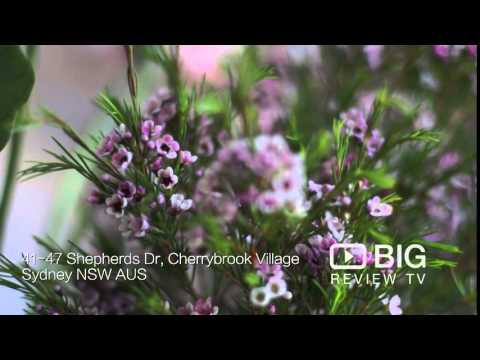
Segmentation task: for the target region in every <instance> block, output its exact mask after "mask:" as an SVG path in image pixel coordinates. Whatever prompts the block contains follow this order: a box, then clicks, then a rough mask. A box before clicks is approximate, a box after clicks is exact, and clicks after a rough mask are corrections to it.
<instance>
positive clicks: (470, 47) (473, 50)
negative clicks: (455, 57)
mask: <svg viewBox="0 0 480 360" xmlns="http://www.w3.org/2000/svg"><path fill="white" fill-rule="evenodd" d="M467 50H468V53H469V54H470V55H471V56H473V57H477V45H467Z"/></svg>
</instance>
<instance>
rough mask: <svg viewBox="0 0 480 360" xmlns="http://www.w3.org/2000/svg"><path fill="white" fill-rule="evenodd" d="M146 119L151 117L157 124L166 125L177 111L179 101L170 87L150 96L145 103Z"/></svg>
mask: <svg viewBox="0 0 480 360" xmlns="http://www.w3.org/2000/svg"><path fill="white" fill-rule="evenodd" d="M144 109H145V113H144V117H145V118H146V119H151V120H153V121H154V122H155V125H162V126H163V125H164V124H166V123H167V122H168V121H170V120H171V119H172V118H173V117H174V116H175V115H176V113H177V101H176V99H175V97H173V96H172V95H171V93H170V91H169V90H168V89H160V90H158V91H157V93H156V94H155V95H154V96H151V97H150V98H148V100H147V101H146V102H145V105H144Z"/></svg>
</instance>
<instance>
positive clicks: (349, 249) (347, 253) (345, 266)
mask: <svg viewBox="0 0 480 360" xmlns="http://www.w3.org/2000/svg"><path fill="white" fill-rule="evenodd" d="M340 250H343V263H340V264H339V263H338V262H340V261H341V259H342V256H335V255H336V254H337V253H339V252H340ZM352 254H353V255H352ZM352 259H355V260H357V261H356V262H351V260H352ZM358 260H361V263H360V264H359V263H358ZM349 262H350V263H349ZM366 266H367V248H366V246H365V245H363V244H333V245H332V246H331V247H330V267H331V268H332V269H333V270H361V269H365V267H366Z"/></svg>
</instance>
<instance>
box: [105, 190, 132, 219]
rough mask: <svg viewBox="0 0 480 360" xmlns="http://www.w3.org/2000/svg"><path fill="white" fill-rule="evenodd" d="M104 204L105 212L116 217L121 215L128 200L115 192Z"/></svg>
mask: <svg viewBox="0 0 480 360" xmlns="http://www.w3.org/2000/svg"><path fill="white" fill-rule="evenodd" d="M105 204H106V205H107V209H106V212H107V214H108V215H112V216H115V217H116V218H117V219H118V218H121V217H122V216H123V214H124V209H125V208H126V207H127V205H128V201H127V199H125V198H123V197H121V196H118V195H117V194H115V195H113V196H111V197H109V198H108V199H106V200H105Z"/></svg>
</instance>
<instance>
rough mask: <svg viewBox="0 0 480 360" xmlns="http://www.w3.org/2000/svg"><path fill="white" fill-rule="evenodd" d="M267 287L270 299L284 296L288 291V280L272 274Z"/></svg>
mask: <svg viewBox="0 0 480 360" xmlns="http://www.w3.org/2000/svg"><path fill="white" fill-rule="evenodd" d="M265 289H266V291H267V294H268V296H269V297H270V299H276V298H279V297H283V296H284V295H285V294H286V293H287V282H286V281H285V280H284V279H283V278H281V277H279V276H272V277H271V278H270V279H268V282H267V285H266V286H265Z"/></svg>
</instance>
